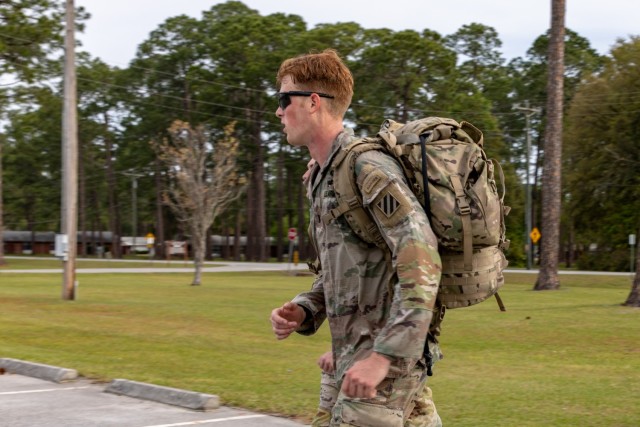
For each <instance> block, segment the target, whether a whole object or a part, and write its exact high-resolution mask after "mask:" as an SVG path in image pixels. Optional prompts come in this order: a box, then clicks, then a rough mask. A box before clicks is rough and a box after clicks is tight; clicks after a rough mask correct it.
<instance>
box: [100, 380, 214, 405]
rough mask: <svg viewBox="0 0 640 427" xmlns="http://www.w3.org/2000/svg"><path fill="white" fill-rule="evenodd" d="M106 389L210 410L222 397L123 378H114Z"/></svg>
mask: <svg viewBox="0 0 640 427" xmlns="http://www.w3.org/2000/svg"><path fill="white" fill-rule="evenodd" d="M104 391H105V392H106V393H113V394H119V395H124V396H129V397H135V398H137V399H145V400H152V401H155V402H160V403H165V404H168V405H173V406H180V407H183V408H187V409H193V410H196V411H209V410H213V409H217V408H219V407H220V398H219V397H218V396H216V395H213V394H204V393H197V392H194V391H187V390H180V389H177V388H171V387H163V386H158V385H155V384H146V383H140V382H137V381H130V380H123V379H117V380H113V381H112V382H111V383H109V385H108V386H107V388H105V390H104Z"/></svg>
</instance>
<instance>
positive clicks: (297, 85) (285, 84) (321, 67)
mask: <svg viewBox="0 0 640 427" xmlns="http://www.w3.org/2000/svg"><path fill="white" fill-rule="evenodd" d="M276 87H277V89H278V92H279V95H278V96H279V109H281V110H282V111H284V109H285V108H287V106H289V105H290V104H291V103H293V102H296V99H295V98H303V97H311V96H317V97H318V98H320V101H321V102H326V105H327V107H328V111H330V112H331V113H332V115H334V116H336V117H340V118H342V117H344V114H345V113H346V111H347V109H348V108H349V105H350V104H351V98H352V97H353V76H352V75H351V71H349V68H347V66H346V65H345V63H344V62H343V61H342V59H340V57H339V56H338V53H337V52H336V51H335V50H333V49H326V50H324V51H322V52H320V53H308V54H304V55H300V56H296V57H294V58H289V59H287V60H285V61H284V62H283V63H282V65H280V69H279V70H278V74H277V75H276ZM287 92H289V93H287ZM313 94H315V95H313Z"/></svg>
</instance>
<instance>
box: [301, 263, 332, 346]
mask: <svg viewBox="0 0 640 427" xmlns="http://www.w3.org/2000/svg"><path fill="white" fill-rule="evenodd" d="M293 302H294V303H296V304H298V305H299V306H301V307H302V308H303V309H304V311H305V313H306V317H305V320H304V322H302V325H300V327H299V328H298V330H297V332H298V333H299V334H302V335H313V334H314V333H315V332H316V331H317V330H318V329H319V328H320V325H322V323H323V322H324V320H325V319H326V317H327V314H326V309H325V299H324V277H323V273H322V271H320V272H319V273H318V275H316V278H315V280H314V281H313V285H312V286H311V290H310V291H309V292H303V293H301V294H299V295H297V296H296V297H295V298H294V299H293Z"/></svg>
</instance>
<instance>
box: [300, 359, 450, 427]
mask: <svg viewBox="0 0 640 427" xmlns="http://www.w3.org/2000/svg"><path fill="white" fill-rule="evenodd" d="M311 426H313V427H338V426H340V427H342V426H360V427H442V421H441V420H440V416H439V415H438V412H437V411H436V406H435V404H434V403H433V396H432V393H431V389H430V388H429V387H428V386H427V376H426V373H425V371H424V370H423V369H421V368H416V369H414V371H413V372H412V373H411V375H408V376H406V377H402V378H385V379H384V380H383V381H382V383H380V385H379V386H378V395H377V396H376V397H375V398H373V399H350V398H348V397H347V396H345V395H344V394H342V393H340V389H339V388H338V384H337V383H336V381H335V378H334V377H333V375H330V374H327V373H324V372H323V373H322V380H321V386H320V404H319V407H318V412H317V414H316V416H315V417H314V418H313V421H312V422H311Z"/></svg>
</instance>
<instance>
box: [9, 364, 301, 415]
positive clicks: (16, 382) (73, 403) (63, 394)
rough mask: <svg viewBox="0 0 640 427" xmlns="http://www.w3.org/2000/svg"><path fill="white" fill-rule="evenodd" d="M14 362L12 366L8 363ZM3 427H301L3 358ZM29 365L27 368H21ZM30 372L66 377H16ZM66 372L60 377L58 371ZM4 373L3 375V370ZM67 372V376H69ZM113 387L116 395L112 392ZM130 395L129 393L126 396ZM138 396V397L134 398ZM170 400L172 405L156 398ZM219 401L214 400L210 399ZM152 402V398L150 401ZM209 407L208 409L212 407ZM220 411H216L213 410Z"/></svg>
mask: <svg viewBox="0 0 640 427" xmlns="http://www.w3.org/2000/svg"><path fill="white" fill-rule="evenodd" d="M7 361H10V362H11V363H8V362H7ZM0 363H1V364H2V366H4V368H3V369H4V373H3V374H1V375H0V426H2V427H173V426H192V425H194V426H196V425H197V426H207V425H216V426H225V427H259V426H267V427H269V426H274V427H300V426H301V425H303V424H301V423H298V422H295V421H291V420H288V419H285V418H279V417H275V416H270V415H266V414H259V413H255V412H250V411H246V410H243V409H237V408H229V407H224V406H222V407H220V406H218V404H217V396H212V395H202V394H200V393H194V392H190V391H186V390H177V389H168V388H166V387H158V386H153V385H151V384H141V383H135V382H132V381H127V380H116V381H114V382H112V383H109V384H104V383H95V382H92V381H90V380H87V379H85V378H81V377H80V378H78V377H75V379H70V380H69V379H64V378H72V377H73V372H74V371H72V370H68V369H63V368H56V367H50V366H47V365H38V364H30V363H29V362H23V361H15V360H14V359H0ZM21 365H23V366H21ZM21 369H29V370H30V373H32V374H34V375H36V376H37V375H44V376H51V375H52V378H54V381H56V380H55V378H60V381H61V382H52V381H47V380H45V379H40V378H36V377H34V376H26V375H21V374H17V373H12V372H11V371H12V370H18V371H20V370H21ZM56 369H59V370H60V372H58V373H56V372H55V370H56ZM0 372H2V371H0ZM63 374H64V375H63ZM109 388H112V390H111V392H106V391H108V390H107V389H109ZM120 393H124V394H120ZM131 394H136V395H137V397H131ZM158 396H160V400H163V399H165V400H166V399H168V401H169V403H173V404H167V403H160V402H158V401H156V400H158V399H157V397H158ZM210 397H211V398H215V399H213V400H212V399H209V398H210ZM147 399H152V400H147ZM196 401H202V402H205V403H204V406H203V408H204V409H207V410H206V411H204V410H203V411H196V410H190V409H187V408H186V407H184V406H183V405H181V406H175V405H179V404H180V403H181V402H190V403H193V402H196ZM207 405H208V407H207ZM213 407H215V408H216V409H210V408H213Z"/></svg>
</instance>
